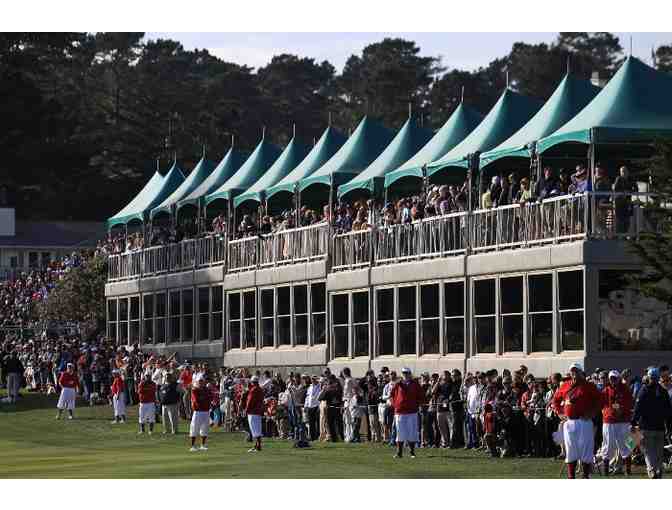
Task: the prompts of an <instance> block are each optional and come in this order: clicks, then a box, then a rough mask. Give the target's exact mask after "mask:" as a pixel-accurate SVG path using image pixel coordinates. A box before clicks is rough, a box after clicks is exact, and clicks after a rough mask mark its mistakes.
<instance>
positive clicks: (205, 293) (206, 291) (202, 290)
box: [198, 287, 210, 313]
mask: <svg viewBox="0 0 672 510" xmlns="http://www.w3.org/2000/svg"><path fill="white" fill-rule="evenodd" d="M198 313H210V288H209V287H199V288H198Z"/></svg>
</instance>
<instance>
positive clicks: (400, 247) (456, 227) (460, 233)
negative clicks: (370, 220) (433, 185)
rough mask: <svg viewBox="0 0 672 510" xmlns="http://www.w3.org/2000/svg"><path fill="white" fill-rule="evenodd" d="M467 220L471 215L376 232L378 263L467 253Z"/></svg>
mask: <svg viewBox="0 0 672 510" xmlns="http://www.w3.org/2000/svg"><path fill="white" fill-rule="evenodd" d="M466 219H467V213H466V212H461V213H454V214H448V215H446V216H438V217H433V218H426V219H424V220H420V221H416V222H413V223H407V224H403V225H393V226H389V227H381V228H379V229H376V230H374V231H373V234H372V235H373V237H374V262H375V263H376V264H377V265H381V264H389V263H392V262H401V261H404V260H417V259H421V258H433V257H445V256H448V255H457V254H459V253H465V251H466V247H467V235H468V229H467V222H466Z"/></svg>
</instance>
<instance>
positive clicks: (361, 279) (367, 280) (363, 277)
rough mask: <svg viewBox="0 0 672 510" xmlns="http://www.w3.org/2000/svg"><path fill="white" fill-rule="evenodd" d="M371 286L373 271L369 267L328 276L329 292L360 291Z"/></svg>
mask: <svg viewBox="0 0 672 510" xmlns="http://www.w3.org/2000/svg"><path fill="white" fill-rule="evenodd" d="M370 284H371V271H370V269H369V268H368V267H366V268H364V269H355V270H353V271H341V272H339V273H330V274H329V275H327V291H328V292H332V291H339V290H350V289H359V288H362V287H368V286H369V285H370Z"/></svg>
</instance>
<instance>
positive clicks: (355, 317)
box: [352, 290, 369, 357]
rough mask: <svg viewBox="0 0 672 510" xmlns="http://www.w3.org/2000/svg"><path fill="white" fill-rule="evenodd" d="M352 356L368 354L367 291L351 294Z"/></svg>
mask: <svg viewBox="0 0 672 510" xmlns="http://www.w3.org/2000/svg"><path fill="white" fill-rule="evenodd" d="M352 335H353V349H354V356H355V357H356V356H368V355H369V291H368V290H367V291H364V292H353V294H352Z"/></svg>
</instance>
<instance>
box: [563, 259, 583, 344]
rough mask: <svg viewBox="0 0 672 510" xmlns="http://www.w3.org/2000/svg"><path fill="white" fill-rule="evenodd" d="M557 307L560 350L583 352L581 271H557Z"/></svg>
mask: <svg viewBox="0 0 672 510" xmlns="http://www.w3.org/2000/svg"><path fill="white" fill-rule="evenodd" d="M558 305H559V309H560V345H561V346H562V350H564V351H581V350H583V348H584V337H583V271H580V270H579V271H558Z"/></svg>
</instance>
